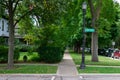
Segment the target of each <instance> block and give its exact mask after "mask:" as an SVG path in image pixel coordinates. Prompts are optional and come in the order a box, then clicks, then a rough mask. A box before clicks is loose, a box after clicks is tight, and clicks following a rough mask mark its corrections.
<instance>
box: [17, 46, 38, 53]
mask: <svg viewBox="0 0 120 80" xmlns="http://www.w3.org/2000/svg"><path fill="white" fill-rule="evenodd" d="M16 47H17V48H19V49H20V52H29V53H32V52H36V46H34V45H26V44H24V45H17V46H16Z"/></svg>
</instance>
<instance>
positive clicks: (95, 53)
mask: <svg viewBox="0 0 120 80" xmlns="http://www.w3.org/2000/svg"><path fill="white" fill-rule="evenodd" d="M91 51H92V59H91V60H92V61H93V62H98V61H99V60H98V33H97V32H94V33H92V40H91Z"/></svg>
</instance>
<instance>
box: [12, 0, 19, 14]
mask: <svg viewBox="0 0 120 80" xmlns="http://www.w3.org/2000/svg"><path fill="white" fill-rule="evenodd" d="M19 1H20V0H17V2H16V4H15V7H14V9H13V13H14V12H15V10H16V8H17V5H18V3H19Z"/></svg>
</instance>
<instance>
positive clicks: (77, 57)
mask: <svg viewBox="0 0 120 80" xmlns="http://www.w3.org/2000/svg"><path fill="white" fill-rule="evenodd" d="M70 54H71V56H72V58H73V61H74V62H75V64H76V65H77V69H78V72H79V73H120V67H111V66H120V60H113V59H112V58H110V57H105V56H99V62H91V55H90V54H85V65H93V66H86V68H85V69H84V70H81V69H80V68H79V67H78V65H80V64H81V54H77V53H73V52H70ZM100 66H102V67H100ZM105 66H108V67H105Z"/></svg>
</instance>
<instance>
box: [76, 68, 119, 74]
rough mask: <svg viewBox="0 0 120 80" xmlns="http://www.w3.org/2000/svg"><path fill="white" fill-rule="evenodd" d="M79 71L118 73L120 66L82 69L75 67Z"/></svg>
mask: <svg viewBox="0 0 120 80" xmlns="http://www.w3.org/2000/svg"><path fill="white" fill-rule="evenodd" d="M77 69H78V72H79V73H120V68H117V67H116V68H115V67H88V66H87V67H86V68H85V69H84V70H81V69H79V67H78V68H77Z"/></svg>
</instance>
